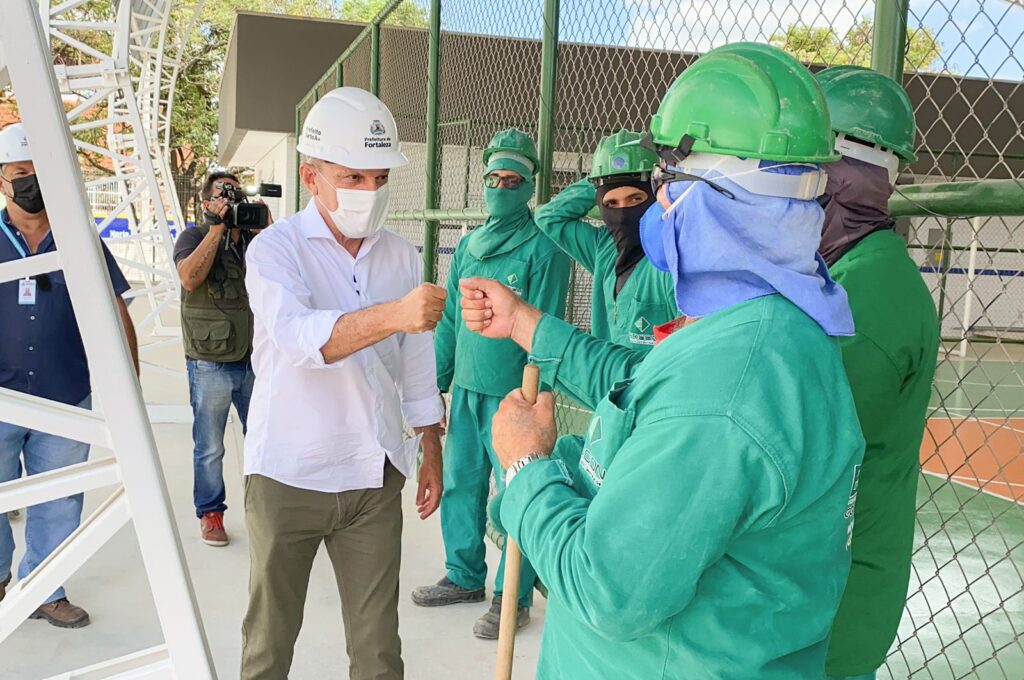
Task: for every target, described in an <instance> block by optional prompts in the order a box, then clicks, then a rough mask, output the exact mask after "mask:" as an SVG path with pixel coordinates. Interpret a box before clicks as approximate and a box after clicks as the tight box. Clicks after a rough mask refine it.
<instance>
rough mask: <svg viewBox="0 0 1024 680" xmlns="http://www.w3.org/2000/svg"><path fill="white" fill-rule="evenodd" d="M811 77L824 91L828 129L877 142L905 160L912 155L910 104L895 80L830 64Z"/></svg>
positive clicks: (911, 112) (912, 156)
mask: <svg viewBox="0 0 1024 680" xmlns="http://www.w3.org/2000/svg"><path fill="white" fill-rule="evenodd" d="M815 78H817V79H818V83H819V84H820V85H821V89H822V90H823V91H824V92H825V99H826V100H828V112H829V115H830V116H831V117H832V129H833V130H835V131H836V132H842V133H843V134H846V135H849V136H850V137H856V138H857V139H863V140H864V141H866V142H871V143H872V144H878V145H879V146H882V147H884V148H886V149H888V150H889V151H892V152H893V153H894V154H896V155H897V156H899V157H900V158H901V159H903V160H904V161H907V162H908V163H913V162H914V161H915V160H917V156H916V155H915V154H914V106H913V104H911V103H910V97H908V96H907V93H906V91H905V90H904V89H903V88H902V87H901V86H900V84H899V83H897V82H896V81H895V80H893V79H892V78H890V77H889V76H886V75H884V74H882V73H879V72H878V71H874V70H872V69H869V68H865V67H863V66H833V67H832V68H827V69H825V70H824V71H819V72H818V73H817V75H815Z"/></svg>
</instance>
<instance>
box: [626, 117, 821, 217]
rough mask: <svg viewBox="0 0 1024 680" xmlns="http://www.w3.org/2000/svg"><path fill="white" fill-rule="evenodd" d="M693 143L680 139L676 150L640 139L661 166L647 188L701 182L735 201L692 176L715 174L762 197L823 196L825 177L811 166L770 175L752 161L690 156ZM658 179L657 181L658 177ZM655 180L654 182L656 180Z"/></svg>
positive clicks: (725, 191)
mask: <svg viewBox="0 0 1024 680" xmlns="http://www.w3.org/2000/svg"><path fill="white" fill-rule="evenodd" d="M693 144H694V139H693V138H692V137H690V136H689V135H684V136H683V138H682V139H681V140H680V141H679V145H678V146H677V147H676V148H674V149H673V148H668V147H664V146H658V145H656V144H654V141H653V139H652V138H651V135H650V133H648V134H646V135H644V137H643V139H641V140H640V142H639V145H640V146H642V147H644V148H646V149H650V150H651V151H654V152H655V153H656V154H658V158H659V159H661V163H660V164H659V166H658V167H656V168H655V169H654V173H653V174H652V177H651V185H652V188H654V190H655V191H657V190H658V189H659V188H660V187H661V185H662V184H666V183H668V182H673V181H676V182H679V181H688V182H693V181H701V182H704V183H705V184H707V185H708V186H710V187H712V188H713V189H714V190H715V191H718V192H719V193H721V194H722V195H723V196H727V197H729V198H736V196H735V195H734V194H733V193H732V192H731V191H729V190H728V189H723V187H722V186H720V185H718V184H716V183H715V182H712V181H709V180H707V179H704V178H703V177H701V176H699V175H696V174H695V173H697V172H703V171H708V170H715V171H716V172H717V173H718V174H719V175H720V176H722V177H724V178H727V179H730V180H732V181H733V182H735V183H736V184H738V185H739V186H741V187H743V188H744V189H746V190H747V191H749V192H751V193H755V194H760V195H762V196H776V197H780V198H795V199H797V200H803V201H809V200H813V199H815V198H817V197H818V196H820V195H822V194H823V193H825V184H826V182H827V181H828V174H827V173H826V172H825V171H824V170H823V169H821V168H819V167H818V166H817V165H816V164H814V163H777V164H775V167H777V168H779V167H787V166H796V167H805V168H807V171H806V172H803V173H800V174H797V175H788V174H782V173H778V172H771V171H770V169H769V168H763V167H761V161H759V160H758V159H756V158H737V157H735V156H720V155H718V154H712V153H705V152H694V151H693V150H692V149H693ZM659 176H660V177H659ZM656 177H657V179H656Z"/></svg>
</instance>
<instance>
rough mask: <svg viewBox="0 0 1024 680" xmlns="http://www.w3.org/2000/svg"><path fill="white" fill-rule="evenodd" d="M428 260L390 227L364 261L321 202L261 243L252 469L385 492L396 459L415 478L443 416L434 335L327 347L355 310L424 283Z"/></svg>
mask: <svg viewBox="0 0 1024 680" xmlns="http://www.w3.org/2000/svg"><path fill="white" fill-rule="evenodd" d="M421 280H422V263H421V261H420V255H419V253H418V252H417V251H416V249H415V248H414V247H413V246H412V244H410V243H409V242H408V241H406V240H405V239H403V238H402V237H400V236H398V235H397V234H394V233H392V232H389V231H381V232H379V233H378V234H376V235H374V236H372V237H370V238H368V239H366V240H365V241H364V242H363V244H362V247H361V248H360V249H359V252H358V253H357V255H356V256H355V257H352V255H351V254H350V253H349V252H348V251H347V250H345V249H344V248H343V247H342V246H341V245H339V244H338V242H337V241H336V240H335V239H334V236H333V235H332V234H331V232H330V231H329V230H328V228H327V225H326V224H325V223H324V220H323V218H322V217H321V216H320V213H319V212H318V211H317V209H316V205H315V203H314V202H313V201H312V200H311V201H310V202H309V204H308V205H307V206H306V208H305V210H303V211H302V212H300V213H297V214H295V215H293V216H292V217H289V218H288V219H284V220H280V221H278V222H276V223H275V224H274V225H272V226H271V227H269V228H268V229H265V230H264V231H263V233H261V234H260V235H259V237H257V238H256V239H254V240H253V242H252V244H251V245H250V246H249V250H248V253H247V255H246V276H245V285H246V288H247V289H248V291H249V302H250V304H251V305H252V311H253V317H254V319H255V328H254V338H253V354H252V364H253V371H254V372H255V374H256V384H255V387H254V389H253V394H252V400H251V402H250V404H249V417H248V423H247V424H248V433H247V434H246V437H245V474H247V475H249V474H260V475H264V476H266V477H270V478H272V479H275V480H277V481H279V482H282V483H283V484H288V485H289V486H294V487H298V488H301V489H310V490H313V491H325V492H331V493H334V492H340V491H349V490H352V489H371V488H380V487H381V486H382V485H383V469H384V457H385V456H387V457H388V458H389V459H390V460H391V462H392V464H393V465H394V466H395V467H396V468H398V470H400V471H401V472H402V473H403V474H404V475H405V476H406V477H411V476H412V474H413V472H414V470H415V465H416V454H417V451H418V447H419V440H418V438H416V439H411V440H408V441H405V440H404V435H403V426H402V414H403V413H404V414H405V421H406V422H407V423H408V425H409V427H423V426H427V425H433V424H435V423H438V422H440V420H441V400H440V395H439V393H438V390H437V375H436V368H435V365H434V338H433V334H432V333H420V334H415V335H414V334H408V335H407V334H404V333H399V334H398V335H393V336H391V337H389V338H387V339H386V340H382V341H381V342H378V343H377V344H376V345H373V346H371V347H367V348H366V349H363V350H360V351H359V352H356V353H355V354H352V355H350V356H348V357H346V358H344V359H342V360H341V361H338V362H335V363H333V364H327V363H325V362H324V358H323V355H322V354H321V353H320V348H321V347H323V346H324V344H325V343H326V342H327V340H328V339H329V338H330V337H331V332H332V330H333V329H334V324H335V322H336V321H337V320H338V318H339V317H341V316H342V315H344V314H347V313H350V312H355V311H358V310H360V309H365V308H366V307H370V306H372V305H376V304H380V303H383V302H389V301H391V300H396V299H398V298H400V297H402V296H403V295H405V294H406V293H408V292H409V291H410V290H412V289H413V288H415V287H416V286H418V285H420V283H421Z"/></svg>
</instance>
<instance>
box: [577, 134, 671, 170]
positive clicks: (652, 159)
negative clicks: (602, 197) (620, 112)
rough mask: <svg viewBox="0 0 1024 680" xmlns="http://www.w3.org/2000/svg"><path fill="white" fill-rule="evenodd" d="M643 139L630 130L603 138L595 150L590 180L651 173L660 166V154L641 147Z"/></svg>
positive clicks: (640, 135)
mask: <svg viewBox="0 0 1024 680" xmlns="http://www.w3.org/2000/svg"><path fill="white" fill-rule="evenodd" d="M642 138H643V135H642V134H640V133H639V132H631V131H629V130H619V131H618V132H616V133H615V134H613V135H608V136H607V137H605V138H603V139H602V140H601V141H600V142H598V143H597V148H596V149H594V161H593V163H592V164H591V166H590V179H592V180H597V179H601V178H604V177H611V176H613V175H641V174H643V173H649V172H650V171H651V170H652V169H653V168H654V166H655V165H657V164H658V154H656V153H654V152H653V151H651V150H650V149H646V148H644V147H642V146H639V145H638V142H639V141H640V140H641V139H642Z"/></svg>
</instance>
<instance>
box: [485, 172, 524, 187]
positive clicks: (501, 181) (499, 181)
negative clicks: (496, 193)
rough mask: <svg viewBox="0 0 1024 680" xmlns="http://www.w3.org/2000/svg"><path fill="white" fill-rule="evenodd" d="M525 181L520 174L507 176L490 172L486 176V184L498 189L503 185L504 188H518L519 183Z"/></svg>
mask: <svg viewBox="0 0 1024 680" xmlns="http://www.w3.org/2000/svg"><path fill="white" fill-rule="evenodd" d="M522 183H523V178H522V177H520V176H519V175H509V176H507V177H501V176H500V175H498V174H496V173H493V172H492V173H490V174H489V175H486V176H485V177H484V186H485V187H487V188H488V189H497V188H498V187H502V188H503V189H518V188H519V185H520V184H522Z"/></svg>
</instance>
